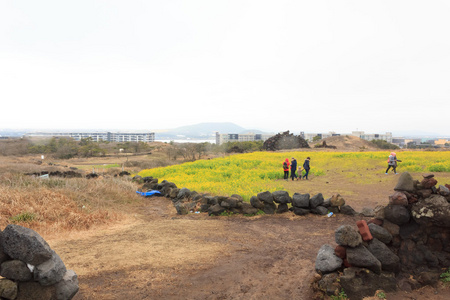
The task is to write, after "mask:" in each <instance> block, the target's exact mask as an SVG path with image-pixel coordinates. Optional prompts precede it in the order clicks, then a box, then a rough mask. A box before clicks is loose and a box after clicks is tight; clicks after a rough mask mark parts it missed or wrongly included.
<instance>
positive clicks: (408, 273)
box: [315, 172, 450, 300]
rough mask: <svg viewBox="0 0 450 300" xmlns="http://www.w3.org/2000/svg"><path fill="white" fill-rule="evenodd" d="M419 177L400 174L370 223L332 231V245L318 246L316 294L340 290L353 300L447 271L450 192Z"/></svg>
mask: <svg viewBox="0 0 450 300" xmlns="http://www.w3.org/2000/svg"><path fill="white" fill-rule="evenodd" d="M423 177H424V178H423V180H422V181H418V180H413V178H412V176H411V175H410V174H409V173H407V172H406V173H403V174H402V175H401V176H400V178H399V181H398V183H397V185H396V187H395V188H394V190H395V192H394V193H393V194H392V195H391V196H390V197H389V204H388V205H387V206H385V207H383V206H379V207H376V208H375V210H374V211H375V218H373V219H370V220H369V221H368V222H366V221H365V220H361V221H358V222H357V224H356V225H357V226H356V228H355V227H353V226H349V225H343V226H341V227H339V228H338V229H337V230H336V231H335V242H336V244H337V246H331V245H323V246H322V247H321V248H320V250H319V252H318V254H317V259H316V267H315V268H316V271H317V273H318V274H320V276H318V277H319V278H317V279H318V280H317V281H316V283H315V288H316V289H318V290H320V291H321V292H323V293H326V294H328V295H337V294H338V293H339V292H340V290H341V288H342V289H344V291H345V293H346V294H347V296H348V297H349V298H350V299H352V300H354V299H362V298H363V297H366V296H373V295H374V293H375V292H376V291H377V290H380V289H381V290H384V291H386V292H389V291H394V290H396V289H397V288H400V289H402V290H405V291H411V290H412V289H417V288H419V287H422V286H424V285H429V284H433V283H435V282H437V281H438V279H439V276H440V274H441V273H442V272H443V270H444V269H446V268H448V267H449V266H450V190H449V186H448V185H440V186H439V187H436V184H437V181H436V179H435V178H434V176H433V175H432V174H428V175H424V176H423Z"/></svg>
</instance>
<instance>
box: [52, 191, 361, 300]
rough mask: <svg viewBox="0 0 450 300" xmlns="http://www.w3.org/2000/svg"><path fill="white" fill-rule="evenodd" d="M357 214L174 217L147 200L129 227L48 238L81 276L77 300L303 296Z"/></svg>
mask: <svg viewBox="0 0 450 300" xmlns="http://www.w3.org/2000/svg"><path fill="white" fill-rule="evenodd" d="M358 219H359V218H357V217H348V216H339V217H334V218H326V217H323V216H314V215H310V216H307V217H300V216H295V215H292V214H285V215H275V216H260V217H251V218H249V217H242V216H233V217H208V216H207V215H206V214H192V215H188V216H177V215H176V212H175V210H174V208H173V207H172V204H171V202H170V201H167V199H164V198H152V199H150V200H149V201H148V205H147V206H144V207H142V209H141V210H140V213H139V214H136V215H135V217H134V218H133V219H130V220H129V222H128V223H127V224H124V225H121V226H116V227H112V228H109V229H103V230H99V231H95V232H92V233H88V234H86V235H83V236H81V235H77V236H73V237H68V238H67V239H64V240H61V239H60V240H50V241H49V243H50V244H51V246H52V247H53V249H55V251H56V252H57V253H58V254H59V255H60V256H61V258H62V259H63V261H64V262H65V264H66V266H68V267H69V268H71V269H74V270H76V272H77V274H78V275H79V283H80V292H79V293H78V294H77V295H76V297H75V299H78V300H79V299H124V298H128V299H242V298H247V299H260V298H263V299H308V298H310V297H311V291H310V289H309V283H310V279H311V278H312V276H313V275H314V262H315V257H316V255H317V251H318V249H319V248H320V246H321V245H323V244H325V243H329V242H330V241H333V240H334V231H335V229H336V228H337V227H338V226H340V225H342V224H354V223H355V222H356V220H358Z"/></svg>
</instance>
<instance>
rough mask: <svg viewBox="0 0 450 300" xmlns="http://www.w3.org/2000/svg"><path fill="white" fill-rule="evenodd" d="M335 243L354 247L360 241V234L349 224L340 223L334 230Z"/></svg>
mask: <svg viewBox="0 0 450 300" xmlns="http://www.w3.org/2000/svg"><path fill="white" fill-rule="evenodd" d="M334 237H335V240H336V244H338V245H341V246H349V247H356V246H358V245H360V244H361V243H362V238H361V234H359V232H358V231H357V230H356V229H355V228H353V227H352V226H350V225H342V226H340V227H339V228H338V229H336V231H335V232H334Z"/></svg>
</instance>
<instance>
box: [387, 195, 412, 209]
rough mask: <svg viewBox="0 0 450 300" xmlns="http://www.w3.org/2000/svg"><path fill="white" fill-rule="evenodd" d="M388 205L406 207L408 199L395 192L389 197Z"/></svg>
mask: <svg viewBox="0 0 450 300" xmlns="http://www.w3.org/2000/svg"><path fill="white" fill-rule="evenodd" d="M389 204H392V205H403V206H408V198H407V197H406V195H405V194H404V193H402V192H395V193H394V194H393V195H391V196H389Z"/></svg>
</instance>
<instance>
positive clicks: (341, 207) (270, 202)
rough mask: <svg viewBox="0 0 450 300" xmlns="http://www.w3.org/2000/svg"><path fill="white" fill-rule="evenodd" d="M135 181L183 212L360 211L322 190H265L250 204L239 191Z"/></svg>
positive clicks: (305, 212)
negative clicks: (228, 192)
mask: <svg viewBox="0 0 450 300" xmlns="http://www.w3.org/2000/svg"><path fill="white" fill-rule="evenodd" d="M133 180H135V181H139V182H142V183H143V186H142V188H141V189H139V191H140V192H142V191H151V190H157V191H159V192H160V193H161V195H162V196H164V197H167V198H169V199H171V200H172V202H173V204H174V206H175V208H176V210H177V213H178V214H180V215H185V214H188V213H189V212H207V213H208V214H209V215H220V214H222V213H234V214H244V215H254V214H256V213H257V212H258V211H259V210H261V211H263V212H264V213H266V214H275V213H277V214H280V213H285V212H288V211H292V212H294V213H295V214H296V215H306V214H309V213H313V214H318V215H326V214H328V213H329V212H332V213H343V214H346V215H356V214H357V212H356V211H355V210H354V209H353V208H352V207H351V206H349V205H346V204H345V200H344V198H343V197H342V196H341V195H339V194H335V195H333V196H332V197H330V198H328V199H326V200H325V199H324V197H323V195H322V194H321V193H319V194H317V195H314V196H312V197H311V196H310V194H299V193H295V194H294V195H293V196H292V197H291V196H289V193H288V192H286V191H275V192H273V193H271V192H269V191H266V192H262V193H259V194H258V195H256V196H253V197H251V198H250V203H248V202H245V201H244V200H243V198H242V196H240V195H237V194H233V195H231V196H230V197H226V196H211V195H209V194H199V193H198V192H196V191H191V190H189V189H188V188H181V189H179V188H178V187H177V186H176V184H175V183H173V182H169V181H167V180H163V181H161V182H160V183H158V178H153V177H144V178H142V177H140V176H135V177H134V178H133ZM288 203H290V204H291V207H288Z"/></svg>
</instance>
